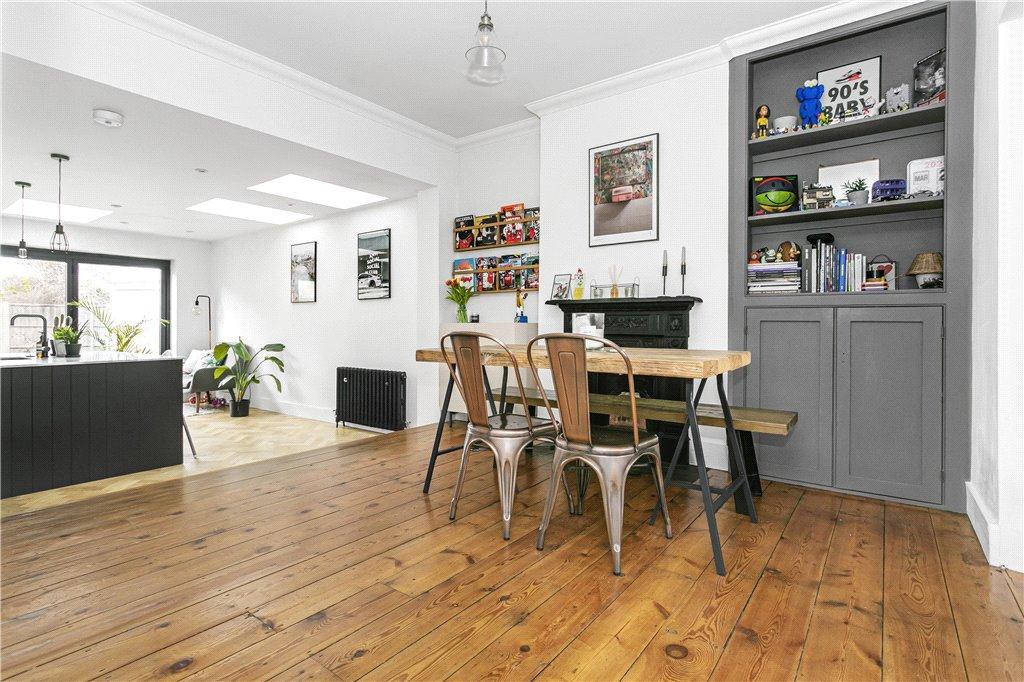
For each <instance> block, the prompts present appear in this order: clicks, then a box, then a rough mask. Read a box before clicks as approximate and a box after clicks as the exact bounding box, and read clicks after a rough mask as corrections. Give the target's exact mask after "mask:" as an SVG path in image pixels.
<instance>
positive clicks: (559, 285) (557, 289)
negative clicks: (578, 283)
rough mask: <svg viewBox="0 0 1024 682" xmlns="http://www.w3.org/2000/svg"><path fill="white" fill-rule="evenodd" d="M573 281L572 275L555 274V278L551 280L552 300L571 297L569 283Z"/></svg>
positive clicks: (562, 299)
mask: <svg viewBox="0 0 1024 682" xmlns="http://www.w3.org/2000/svg"><path fill="white" fill-rule="evenodd" d="M571 281H572V275H569V274H566V275H555V279H554V280H552V282H551V300H552V301H564V300H566V299H568V298H569V283H570V282H571Z"/></svg>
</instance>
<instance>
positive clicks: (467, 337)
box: [441, 332, 572, 540]
mask: <svg viewBox="0 0 1024 682" xmlns="http://www.w3.org/2000/svg"><path fill="white" fill-rule="evenodd" d="M481 339H486V340H487V341H490V342H491V343H493V344H495V345H496V346H498V347H500V348H501V349H502V350H503V351H504V352H505V354H506V355H507V356H508V359H509V365H510V366H511V367H512V370H513V371H512V374H513V375H514V376H515V380H516V385H517V387H518V388H519V394H520V395H525V393H524V391H523V379H522V376H521V375H520V373H519V363H517V362H516V359H515V357H514V356H513V355H512V353H511V352H510V351H509V349H508V347H507V346H506V345H505V344H503V343H502V342H501V341H499V340H498V339H496V338H495V337H493V336H491V335H489V334H484V333H481V332H452V333H450V334H445V335H444V336H442V337H441V353H442V355H443V356H444V360H445V364H446V365H447V366H448V371H449V372H451V374H452V379H453V380H454V383H455V386H456V387H457V388H458V389H459V393H460V394H461V395H462V400H463V402H465V403H466V411H467V413H468V414H469V423H468V424H467V425H466V441H465V444H464V445H463V447H462V462H461V464H460V465H459V478H458V480H457V481H456V483H455V493H454V495H453V496H452V505H451V512H450V513H449V515H448V518H450V519H451V520H453V521H454V520H455V511H456V508H457V507H458V504H459V496H460V495H461V494H462V484H463V481H464V480H465V477H466V465H467V463H468V462H469V453H470V450H471V449H472V447H473V445H474V444H476V443H481V444H482V445H485V446H486V447H487V448H488V449H490V450H491V452H493V453H494V462H495V465H496V468H497V473H498V494H499V496H500V498H501V519H502V523H503V524H504V529H503V533H502V534H503V536H504V538H505V539H506V540H508V539H509V532H510V530H511V524H512V503H513V501H514V499H515V493H516V472H517V470H518V468H519V456H520V455H521V454H522V453H523V450H525V449H526V446H528V445H530V444H531V443H533V442H535V441H548V442H551V443H554V440H555V425H554V423H552V422H551V421H549V420H547V419H537V418H536V417H531V416H530V414H529V410H526V414H522V415H519V414H507V413H505V412H504V411H502V412H500V413H497V414H492V415H490V416H488V414H487V405H488V402H489V401H493V398H491V396H490V395H489V390H488V389H486V388H485V376H484V368H483V359H482V357H481V355H480V340H481ZM446 341H447V342H449V343H450V344H451V351H452V355H453V356H454V358H452V357H449V355H448V349H447V348H446V347H445V342H446ZM492 404H493V402H492ZM563 486H564V487H565V492H566V496H567V498H568V499H569V505H570V510H571V505H572V495H571V493H570V492H569V484H568V483H567V482H565V481H564V480H563Z"/></svg>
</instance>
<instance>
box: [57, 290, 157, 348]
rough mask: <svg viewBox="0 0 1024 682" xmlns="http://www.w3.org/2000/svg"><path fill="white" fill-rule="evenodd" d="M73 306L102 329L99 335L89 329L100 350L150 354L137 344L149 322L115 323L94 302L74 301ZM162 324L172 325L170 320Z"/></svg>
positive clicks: (105, 311) (101, 306)
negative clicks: (88, 315) (87, 315)
mask: <svg viewBox="0 0 1024 682" xmlns="http://www.w3.org/2000/svg"><path fill="white" fill-rule="evenodd" d="M71 305H73V306H77V307H79V308H81V309H82V310H84V311H86V312H88V313H89V314H90V315H91V316H92V319H94V320H96V321H97V322H98V323H99V324H100V326H101V327H103V332H102V333H98V332H96V331H94V330H93V329H91V328H90V329H89V331H88V334H89V336H91V337H92V338H94V339H96V342H97V343H98V344H100V348H104V349H109V348H111V347H113V349H114V350H116V351H117V352H118V353H148V352H149V349H147V348H146V347H144V346H139V345H138V344H136V343H135V341H136V339H138V337H139V336H140V335H142V333H143V332H144V331H146V322H148V321H149V320H139V321H138V322H120V323H117V322H114V317H113V315H111V314H110V311H109V310H107V309H106V307H104V306H103V305H102V304H100V303H97V302H96V301H92V300H88V299H87V300H84V301H72V303H71ZM160 324H162V325H164V326H167V325H169V324H170V321H169V320H160Z"/></svg>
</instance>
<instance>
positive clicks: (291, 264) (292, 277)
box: [288, 242, 317, 303]
mask: <svg viewBox="0 0 1024 682" xmlns="http://www.w3.org/2000/svg"><path fill="white" fill-rule="evenodd" d="M311 245H312V246H311ZM310 246H311V248H310ZM303 247H305V248H303ZM297 249H301V250H299V251H296V250H297ZM310 255H311V257H312V258H311V260H312V271H310V264H309V261H310ZM297 257H298V258H299V260H298V261H296V258H297ZM303 271H305V276H306V277H309V279H297V278H296V276H297V275H301V274H302V273H303ZM316 271H317V262H316V242H299V243H298V244H292V247H291V256H290V258H289V261H288V289H289V295H290V298H291V302H292V303H316V275H317V272H316ZM306 282H312V283H313V286H312V296H310V292H309V289H310V287H308V286H300V285H301V284H304V283H306ZM300 289H301V290H302V291H300Z"/></svg>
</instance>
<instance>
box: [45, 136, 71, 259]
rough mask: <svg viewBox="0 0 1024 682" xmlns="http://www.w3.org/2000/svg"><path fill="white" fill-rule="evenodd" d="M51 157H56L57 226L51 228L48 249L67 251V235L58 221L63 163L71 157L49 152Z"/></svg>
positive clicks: (68, 246)
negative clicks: (51, 233) (51, 234)
mask: <svg viewBox="0 0 1024 682" xmlns="http://www.w3.org/2000/svg"><path fill="white" fill-rule="evenodd" d="M50 158H51V159H57V226H56V227H54V228H53V236H52V237H50V251H67V250H68V249H69V248H70V245H69V244H68V236H67V235H66V234H64V225H62V224H61V222H60V205H61V190H62V189H63V188H62V187H61V181H62V179H63V166H62V165H61V164H63V163H64V162H65V161H70V160H71V158H70V157H69V156H67V155H66V154H50Z"/></svg>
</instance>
